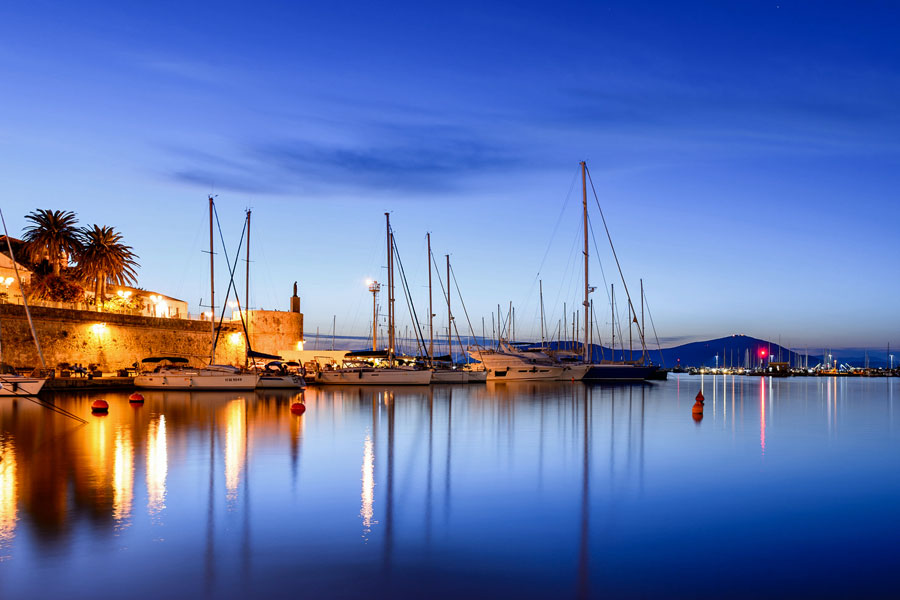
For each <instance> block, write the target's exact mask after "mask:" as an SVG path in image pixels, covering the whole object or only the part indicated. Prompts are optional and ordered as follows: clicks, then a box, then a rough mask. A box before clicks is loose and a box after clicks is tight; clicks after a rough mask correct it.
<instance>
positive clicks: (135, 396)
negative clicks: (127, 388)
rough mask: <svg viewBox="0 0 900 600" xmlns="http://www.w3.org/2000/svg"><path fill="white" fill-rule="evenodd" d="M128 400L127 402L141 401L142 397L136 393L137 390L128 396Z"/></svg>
mask: <svg viewBox="0 0 900 600" xmlns="http://www.w3.org/2000/svg"><path fill="white" fill-rule="evenodd" d="M128 401H129V402H143V401H144V397H143V396H141V395H140V394H138V393H137V392H135V393H133V394H132V395H130V396H128Z"/></svg>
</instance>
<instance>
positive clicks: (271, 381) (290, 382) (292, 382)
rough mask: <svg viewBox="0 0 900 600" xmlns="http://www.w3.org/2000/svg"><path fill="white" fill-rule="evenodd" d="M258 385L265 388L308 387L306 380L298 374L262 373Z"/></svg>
mask: <svg viewBox="0 0 900 600" xmlns="http://www.w3.org/2000/svg"><path fill="white" fill-rule="evenodd" d="M256 387H258V388H265V389H273V388H282V389H285V388H290V389H302V388H305V387H306V382H305V381H303V378H302V377H298V376H297V375H260V376H259V382H258V383H257V384H256Z"/></svg>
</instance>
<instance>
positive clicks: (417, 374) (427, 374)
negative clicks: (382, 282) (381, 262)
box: [308, 213, 432, 385]
mask: <svg viewBox="0 0 900 600" xmlns="http://www.w3.org/2000/svg"><path fill="white" fill-rule="evenodd" d="M384 217H385V220H386V227H387V259H388V284H387V288H388V343H387V360H386V361H385V362H386V363H387V366H385V367H381V366H372V365H370V364H368V363H366V362H364V361H356V360H346V359H345V360H344V362H343V363H342V364H341V365H336V364H329V365H326V366H325V367H323V368H317V369H316V371H315V372H314V373H312V375H313V381H314V382H315V383H318V384H325V385H335V384H345V385H428V384H429V383H431V377H432V373H431V371H430V370H428V369H416V368H414V367H404V366H398V365H397V364H396V354H395V345H394V342H395V339H394V234H393V232H392V231H391V216H390V213H384ZM377 327H378V323H377V321H376V322H373V324H372V331H373V332H374V331H376V329H377ZM374 339H375V335H374V333H373V345H374ZM373 350H375V348H373ZM308 375H309V374H308Z"/></svg>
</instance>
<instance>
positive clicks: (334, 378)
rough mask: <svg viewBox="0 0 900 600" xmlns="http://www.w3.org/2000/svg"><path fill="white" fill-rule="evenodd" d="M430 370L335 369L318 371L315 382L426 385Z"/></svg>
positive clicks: (428, 380) (429, 381) (429, 377)
mask: <svg viewBox="0 0 900 600" xmlns="http://www.w3.org/2000/svg"><path fill="white" fill-rule="evenodd" d="M431 375H432V374H431V371H412V370H405V369H365V368H363V369H335V370H333V371H319V372H317V373H316V378H315V382H316V383H318V384H321V385H428V384H429V383H431Z"/></svg>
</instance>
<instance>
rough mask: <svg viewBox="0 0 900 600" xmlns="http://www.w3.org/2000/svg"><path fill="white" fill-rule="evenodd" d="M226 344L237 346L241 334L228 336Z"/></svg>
mask: <svg viewBox="0 0 900 600" xmlns="http://www.w3.org/2000/svg"><path fill="white" fill-rule="evenodd" d="M228 342H229V343H231V344H232V345H233V346H237V345H238V344H240V343H241V334H239V333H232V334H230V335H229V336H228Z"/></svg>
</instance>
